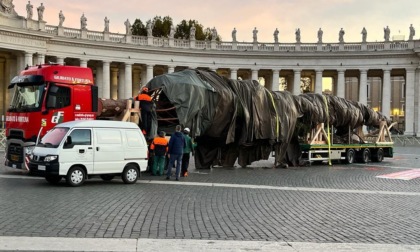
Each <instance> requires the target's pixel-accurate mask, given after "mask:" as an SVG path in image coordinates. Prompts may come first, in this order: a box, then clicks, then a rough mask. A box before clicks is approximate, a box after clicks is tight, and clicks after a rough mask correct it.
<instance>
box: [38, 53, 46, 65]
mask: <svg viewBox="0 0 420 252" xmlns="http://www.w3.org/2000/svg"><path fill="white" fill-rule="evenodd" d="M42 64H45V54H38V65H42Z"/></svg>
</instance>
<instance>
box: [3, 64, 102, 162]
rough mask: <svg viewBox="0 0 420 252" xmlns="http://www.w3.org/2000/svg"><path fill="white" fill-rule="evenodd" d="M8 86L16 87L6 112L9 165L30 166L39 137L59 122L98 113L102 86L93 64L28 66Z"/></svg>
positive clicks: (92, 115) (91, 117)
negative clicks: (96, 84) (97, 79)
mask: <svg viewBox="0 0 420 252" xmlns="http://www.w3.org/2000/svg"><path fill="white" fill-rule="evenodd" d="M8 88H9V89H14V91H13V97H12V100H11V104H10V106H9V108H8V109H7V113H6V137H7V146H6V159H5V160H6V161H5V165H6V166H9V167H13V168H18V169H28V167H27V161H28V159H27V157H28V154H30V152H31V151H32V149H33V148H34V145H35V142H36V139H37V137H38V136H43V135H44V134H45V133H46V132H47V131H48V130H50V129H52V128H53V127H54V126H56V125H57V124H58V123H61V122H66V121H73V120H93V119H96V117H97V111H98V87H97V86H95V85H94V82H93V74H92V70H91V69H90V68H84V67H75V66H62V65H56V64H52V65H39V66H33V67H26V68H25V70H23V71H22V72H21V73H20V75H19V76H16V77H14V78H13V79H12V81H11V83H10V85H9V86H8Z"/></svg>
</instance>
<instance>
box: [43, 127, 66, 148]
mask: <svg viewBox="0 0 420 252" xmlns="http://www.w3.org/2000/svg"><path fill="white" fill-rule="evenodd" d="M68 131H69V128H63V127H55V128H53V129H52V130H50V131H48V133H47V134H46V135H45V136H44V137H43V138H42V139H41V141H40V142H39V143H38V145H37V146H38V147H45V148H57V147H58V146H59V145H60V143H61V141H62V140H63V138H64V136H65V135H66V134H67V132H68Z"/></svg>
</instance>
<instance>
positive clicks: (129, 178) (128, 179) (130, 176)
mask: <svg viewBox="0 0 420 252" xmlns="http://www.w3.org/2000/svg"><path fill="white" fill-rule="evenodd" d="M139 175H140V173H139V170H138V169H137V167H135V166H134V165H132V164H129V165H127V166H126V167H125V168H124V171H123V173H122V175H121V177H122V180H123V181H124V183H126V184H134V183H136V181H137V179H138V178H139Z"/></svg>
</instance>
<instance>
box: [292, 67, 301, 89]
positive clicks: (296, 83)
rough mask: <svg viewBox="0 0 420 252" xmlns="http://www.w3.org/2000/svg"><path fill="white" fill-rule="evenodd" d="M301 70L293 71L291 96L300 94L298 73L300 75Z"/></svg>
mask: <svg viewBox="0 0 420 252" xmlns="http://www.w3.org/2000/svg"><path fill="white" fill-rule="evenodd" d="M301 71H302V70H301V69H295V70H293V72H294V75H293V90H292V94H293V95H299V94H300V93H301V91H300V78H301V76H300V73H301Z"/></svg>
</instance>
